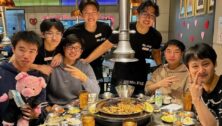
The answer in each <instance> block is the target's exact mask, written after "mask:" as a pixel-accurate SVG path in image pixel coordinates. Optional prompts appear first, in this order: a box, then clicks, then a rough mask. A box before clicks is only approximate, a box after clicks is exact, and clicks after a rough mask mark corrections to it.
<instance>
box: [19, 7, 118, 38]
mask: <svg viewBox="0 0 222 126" xmlns="http://www.w3.org/2000/svg"><path fill="white" fill-rule="evenodd" d="M16 8H18V9H19V8H21V9H24V10H25V20H26V28H27V30H33V31H36V32H37V33H39V34H40V29H39V25H40V23H41V21H42V20H43V19H44V18H47V17H48V18H50V17H56V18H59V19H61V20H64V19H70V18H71V11H72V10H73V9H74V7H70V6H47V7H46V6H33V7H16ZM100 11H101V17H105V16H108V17H111V18H113V20H114V24H113V28H116V27H117V26H118V24H119V21H118V19H119V17H118V16H119V15H118V13H117V12H118V6H113V5H112V6H101V7H100ZM71 19H72V18H71ZM31 22H37V23H36V24H32V23H31Z"/></svg>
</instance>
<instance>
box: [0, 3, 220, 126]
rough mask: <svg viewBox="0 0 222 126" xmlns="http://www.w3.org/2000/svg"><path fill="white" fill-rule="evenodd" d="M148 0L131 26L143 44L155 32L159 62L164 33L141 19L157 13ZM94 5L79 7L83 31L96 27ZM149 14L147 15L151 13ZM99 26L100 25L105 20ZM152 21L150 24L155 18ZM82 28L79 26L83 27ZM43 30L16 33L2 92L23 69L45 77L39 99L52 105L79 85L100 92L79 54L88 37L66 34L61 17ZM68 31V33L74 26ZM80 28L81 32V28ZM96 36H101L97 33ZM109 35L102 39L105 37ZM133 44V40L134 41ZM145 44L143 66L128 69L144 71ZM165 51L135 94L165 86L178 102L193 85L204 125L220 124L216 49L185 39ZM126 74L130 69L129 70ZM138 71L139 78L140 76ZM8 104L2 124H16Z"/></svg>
mask: <svg viewBox="0 0 222 126" xmlns="http://www.w3.org/2000/svg"><path fill="white" fill-rule="evenodd" d="M149 2H150V1H149ZM149 2H144V3H142V4H141V6H140V7H139V9H141V10H139V13H140V14H139V19H138V21H137V22H136V24H132V26H131V27H132V28H135V29H137V30H136V34H135V35H133V36H132V38H134V39H136V38H138V37H140V38H141V39H142V41H143V40H144V43H145V38H146V37H147V36H148V37H150V36H149V34H152V35H153V36H156V39H154V38H153V39H150V41H155V42H156V41H158V43H157V44H153V45H152V46H153V49H152V50H153V52H152V55H153V57H154V59H155V61H157V62H158V64H160V60H159V58H160V57H159V56H160V55H159V51H160V50H159V47H160V43H161V41H162V37H161V35H160V34H159V32H158V31H156V30H155V29H154V28H152V29H151V27H150V26H146V25H144V24H143V23H144V22H143V20H146V18H148V19H149V20H153V17H155V16H158V15H159V14H158V13H159V12H158V9H159V8H158V6H156V5H153V4H152V3H151V4H150V3H149ZM80 9H81V8H80ZM90 9H94V11H95V12H97V11H98V8H97V4H95V3H90V4H88V5H85V6H84V7H82V9H81V13H82V14H83V17H84V16H85V19H86V22H85V23H86V24H85V25H83V26H82V27H84V30H83V31H84V32H86V31H87V29H88V30H89V29H90V30H91V28H92V27H89V26H90V23H91V20H93V19H91V17H90V15H89V14H91V16H95V15H96V14H97V13H95V12H90V13H88V12H87V13H86V12H85V11H87V10H90ZM147 13H149V14H148V15H147ZM152 14H153V15H152ZM97 25H98V27H100V25H101V24H97ZM143 25H144V26H146V28H147V29H148V31H149V28H150V29H151V30H152V33H151V32H149V34H146V33H144V34H145V35H144V34H143V33H141V32H142V31H143V30H142V29H141V28H142V27H143ZM149 25H151V26H152V23H151V24H149ZM79 27H80V26H79ZM79 27H78V28H77V31H78V30H79V29H81V28H79ZM98 27H96V28H98ZM40 30H41V32H42V38H40V37H39V36H38V35H37V34H36V33H35V32H32V31H22V32H18V33H16V34H15V35H14V36H13V38H12V50H13V56H12V58H11V60H10V62H7V61H6V62H2V63H1V64H0V96H2V95H3V94H4V93H8V92H9V90H15V89H16V79H15V77H16V76H17V75H18V74H19V73H20V72H26V73H28V74H29V75H34V76H41V77H44V78H45V81H46V83H47V86H46V89H42V91H41V93H40V98H41V100H42V101H47V102H48V103H49V104H59V105H65V104H68V103H70V102H71V101H73V100H75V99H78V96H79V92H80V91H81V90H87V91H88V92H90V93H97V94H99V93H100V86H99V84H98V81H97V79H98V78H96V75H95V73H94V70H95V69H96V68H92V67H91V66H90V64H89V63H87V62H88V61H89V59H90V58H88V59H87V58H86V59H82V60H81V59H80V56H81V54H82V53H83V52H84V49H85V47H87V46H88V47H89V45H85V44H86V40H85V39H86V38H82V37H83V36H81V35H78V34H72V33H69V34H68V32H67V31H66V32H65V35H64V36H63V33H64V26H63V25H62V23H61V22H60V21H59V20H57V19H46V20H43V22H42V23H41V25H40ZM73 30H75V29H71V31H73ZM100 30H101V29H100ZM68 31H69V32H70V29H69V30H68ZM80 31H81V30H80ZM91 32H92V31H91ZM76 33H79V34H80V32H76ZM87 34H89V36H84V37H89V38H90V34H91V33H87ZM96 35H97V36H98V34H97V33H96ZM93 36H95V35H93ZM108 36H109V35H106V36H105V38H106V39H108ZM95 37H96V36H95ZM98 37H100V36H98ZM105 38H101V40H102V39H105ZM84 40H85V41H84ZM111 41H113V42H111ZM84 42H85V44H84ZM115 42H116V38H115V36H113V37H111V39H109V40H107V41H106V42H105V44H104V45H103V44H102V45H101V47H100V48H99V50H100V49H104V50H103V51H104V52H105V51H106V50H108V49H110V48H111V47H112V46H113V44H112V43H115ZM131 44H135V43H133V42H131ZM105 45H108V47H104V46H105ZM142 45H143V46H144V47H140V45H136V44H135V46H133V49H135V50H136V51H138V50H139V49H141V48H142V51H138V52H137V53H136V56H138V58H139V60H140V62H139V63H138V64H137V65H140V64H142V65H140V67H139V69H137V67H135V66H133V65H135V64H129V65H128V66H127V67H126V69H129V70H130V71H131V72H133V71H132V70H134V69H131V67H134V68H135V69H137V70H136V72H140V70H141V71H142V69H145V68H146V67H145V68H143V64H144V63H143V61H142V59H144V58H145V57H146V54H145V53H148V52H145V51H147V49H148V48H150V47H148V46H147V45H146V44H142ZM98 46H99V45H97V47H98ZM103 47H104V48H103ZM134 47H135V48H134ZM95 48H96V47H95ZM95 48H94V49H95ZM97 49H98V48H97ZM148 50H149V49H148ZM97 52H98V51H97ZM97 52H96V53H97ZM163 53H164V57H165V60H166V63H165V64H162V65H160V66H159V67H158V68H157V69H156V70H155V71H154V72H153V73H152V77H151V79H150V80H148V81H147V82H146V83H145V84H143V83H142V82H143V81H144V77H142V78H143V79H142V80H141V83H137V82H136V83H135V84H133V85H134V86H135V85H137V86H136V91H137V92H136V93H139V92H145V93H146V94H148V95H151V94H154V92H155V90H157V89H158V90H161V92H162V93H163V94H164V95H170V96H171V97H173V98H174V99H176V100H175V101H176V102H177V101H178V103H180V101H181V100H182V94H183V92H185V91H187V90H189V91H190V93H191V97H192V103H193V106H194V107H195V110H196V112H197V115H198V118H199V121H200V123H201V124H202V125H203V126H215V125H220V124H222V117H221V116H222V112H221V110H222V103H221V102H222V100H221V99H222V93H221V89H222V87H221V86H222V77H221V76H218V75H216V73H215V67H216V65H217V63H216V60H217V54H216V52H215V51H214V49H213V48H212V47H211V46H209V45H207V44H204V43H201V44H195V45H194V46H192V47H190V48H189V49H188V50H186V49H185V45H184V44H183V43H182V42H181V41H179V40H169V41H168V42H166V43H165V44H164V48H163ZM101 55H102V53H101ZM149 56H150V54H149ZM91 57H92V56H91ZM95 57H98V56H95ZM91 59H94V58H91ZM91 59H90V60H91ZM90 62H91V61H90ZM123 65H125V64H124V63H122V64H119V66H123ZM129 66H130V67H129ZM124 69H125V68H124ZM98 71H99V70H98ZM98 71H97V72H98ZM124 72H125V71H122V73H124ZM142 72H143V71H142ZM118 74H120V76H122V75H121V73H119V72H118ZM128 74H130V73H127V74H126V75H128ZM134 74H135V73H134ZM139 75H140V74H139ZM124 76H125V75H124ZM135 76H136V78H137V75H135ZM117 78H118V77H117ZM138 78H140V77H138ZM129 79H130V78H129ZM129 84H130V83H129ZM141 87H142V88H141ZM1 98H2V97H1ZM25 99H27V98H25ZM8 105H9V100H6V101H3V102H1V101H0V121H1V122H0V125H4V126H6V125H16V123H17V122H16V121H13V122H10V121H11V120H7V118H5V115H6V110H7V108H8ZM20 113H22V114H21V116H20V117H19V116H18V118H16V119H14V120H19V118H21V117H22V118H24V119H25V120H30V121H29V123H30V125H37V124H39V123H40V122H39V120H38V119H37V118H41V117H42V116H43V113H42V114H41V113H38V112H36V110H35V109H34V108H32V107H31V106H30V105H29V104H26V105H25V106H23V107H21V109H20ZM43 118H44V117H43Z"/></svg>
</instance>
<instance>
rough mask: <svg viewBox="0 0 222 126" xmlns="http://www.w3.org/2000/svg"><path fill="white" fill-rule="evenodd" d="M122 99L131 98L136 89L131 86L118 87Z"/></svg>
mask: <svg viewBox="0 0 222 126" xmlns="http://www.w3.org/2000/svg"><path fill="white" fill-rule="evenodd" d="M115 88H116V91H117V94H118V96H119V97H120V98H129V97H131V96H132V94H133V92H134V89H135V87H134V86H131V85H122V84H121V85H118V86H116V87H115Z"/></svg>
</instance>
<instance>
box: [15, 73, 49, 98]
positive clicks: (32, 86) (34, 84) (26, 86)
mask: <svg viewBox="0 0 222 126" xmlns="http://www.w3.org/2000/svg"><path fill="white" fill-rule="evenodd" d="M15 79H16V80H17V83H16V90H17V91H18V92H20V93H21V95H22V96H24V97H25V98H30V97H33V96H37V95H38V94H39V93H40V92H41V91H42V88H45V87H46V83H45V80H44V79H43V78H42V77H35V76H30V75H28V74H27V73H25V72H21V73H19V74H18V75H17V76H16V77H15Z"/></svg>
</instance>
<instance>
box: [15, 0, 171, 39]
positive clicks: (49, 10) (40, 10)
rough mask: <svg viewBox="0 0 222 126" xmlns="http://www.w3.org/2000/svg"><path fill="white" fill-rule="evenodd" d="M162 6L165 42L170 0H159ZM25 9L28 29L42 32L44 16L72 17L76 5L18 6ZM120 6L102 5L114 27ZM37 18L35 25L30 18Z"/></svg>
mask: <svg viewBox="0 0 222 126" xmlns="http://www.w3.org/2000/svg"><path fill="white" fill-rule="evenodd" d="M157 3H158V5H159V7H160V16H159V17H157V19H156V28H157V29H158V30H159V31H160V33H161V34H162V36H163V42H166V41H167V40H168V30H169V7H170V0H158V1H157ZM16 8H21V9H24V10H25V19H26V28H27V30H34V31H36V32H37V33H39V34H40V29H39V25H40V23H41V21H42V20H43V17H46V16H48V17H53V16H57V17H64V18H67V17H70V13H71V11H72V10H73V9H74V7H70V6H47V7H46V6H34V7H16ZM118 8H119V7H118V6H117V5H105V6H101V7H100V12H101V16H102V17H106V16H108V17H109V16H110V17H111V18H113V19H114V24H113V29H115V28H117V27H118V26H119V9H118ZM35 19H36V20H37V23H36V24H35V25H33V24H31V23H30V20H35Z"/></svg>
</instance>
